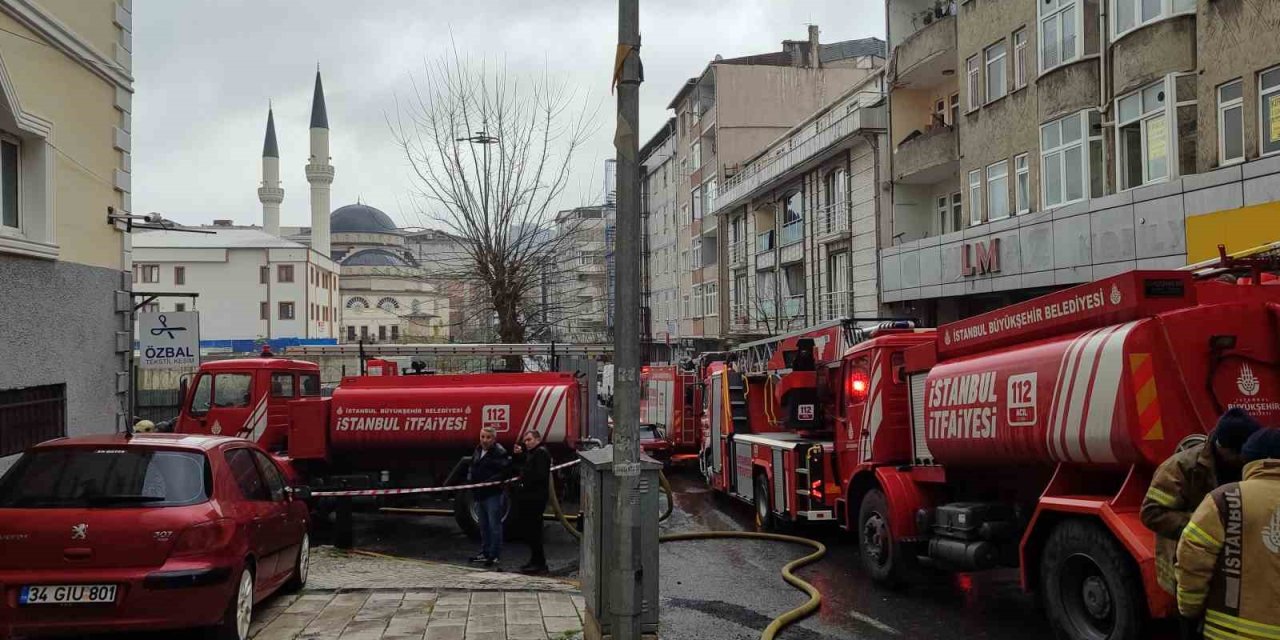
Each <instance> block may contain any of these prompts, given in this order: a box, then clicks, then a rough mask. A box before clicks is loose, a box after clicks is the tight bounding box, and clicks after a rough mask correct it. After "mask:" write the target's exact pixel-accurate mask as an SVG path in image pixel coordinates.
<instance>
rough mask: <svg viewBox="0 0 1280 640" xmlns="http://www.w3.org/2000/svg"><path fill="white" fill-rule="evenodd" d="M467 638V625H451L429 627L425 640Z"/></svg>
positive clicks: (459, 639) (462, 639)
mask: <svg viewBox="0 0 1280 640" xmlns="http://www.w3.org/2000/svg"><path fill="white" fill-rule="evenodd" d="M466 637H467V627H466V626H465V625H460V624H459V625H449V626H439V627H437V626H435V625H432V626H429V627H427V635H426V637H425V638H424V640H465V638H466Z"/></svg>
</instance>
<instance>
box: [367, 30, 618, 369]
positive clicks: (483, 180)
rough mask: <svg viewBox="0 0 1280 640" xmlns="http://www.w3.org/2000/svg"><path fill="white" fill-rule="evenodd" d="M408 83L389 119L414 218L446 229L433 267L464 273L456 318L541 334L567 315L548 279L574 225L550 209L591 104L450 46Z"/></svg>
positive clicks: (563, 185) (446, 275)
mask: <svg viewBox="0 0 1280 640" xmlns="http://www.w3.org/2000/svg"><path fill="white" fill-rule="evenodd" d="M412 88H413V90H412V95H411V96H410V97H408V98H406V99H405V100H404V101H403V102H401V103H400V104H399V105H398V109H397V115H396V118H395V120H394V121H393V122H391V123H390V125H391V128H392V130H393V133H394V134H395V136H396V140H397V142H398V143H399V145H400V146H401V148H402V150H403V152H404V154H405V157H406V159H407V160H408V161H409V164H410V166H411V167H412V172H413V176H414V177H415V188H414V193H415V195H416V197H417V200H418V213H419V216H420V217H422V218H423V221H424V222H423V226H432V227H436V228H443V230H444V231H446V232H447V233H448V234H450V235H451V236H452V237H453V238H454V239H455V240H456V242H455V246H456V247H457V250H456V255H453V256H438V257H437V258H439V259H438V261H437V264H436V265H435V266H436V267H437V268H436V269H434V270H433V272H432V275H431V277H432V278H433V279H436V280H439V281H453V282H456V283H460V284H461V285H464V286H462V287H461V290H462V291H463V294H462V295H463V298H464V302H463V304H462V305H461V306H462V307H463V308H462V309H459V310H457V311H456V312H455V313H456V315H457V316H458V318H457V319H456V323H457V324H459V325H460V326H469V327H481V328H482V330H488V331H491V332H492V335H495V337H496V338H497V339H498V340H499V341H501V342H506V343H520V342H526V341H530V340H536V339H539V338H542V337H544V336H546V335H548V334H549V330H550V327H551V326H553V324H554V323H556V322H563V321H564V318H566V317H570V316H572V310H571V309H565V308H558V307H562V306H563V305H564V303H562V302H558V301H557V300H555V299H553V297H552V296H549V295H548V294H547V288H548V286H549V285H551V284H552V282H549V280H555V279H556V278H559V277H561V269H558V268H557V267H559V266H562V265H563V264H564V263H565V261H567V260H569V259H570V258H573V257H575V256H572V255H569V254H570V253H571V252H572V250H573V245H574V243H575V241H576V237H577V232H578V228H577V227H578V225H577V220H574V219H571V220H560V221H557V220H556V216H555V215H554V212H555V209H556V208H557V206H558V205H559V204H560V203H561V201H562V200H564V199H565V198H566V189H567V188H568V187H569V186H570V174H571V168H572V161H573V158H574V155H575V153H577V152H578V151H579V150H580V149H581V147H582V145H583V144H584V143H585V142H586V140H587V138H588V137H589V135H590V134H591V133H592V132H593V121H594V115H595V113H594V110H593V109H590V108H588V105H587V102H586V101H585V100H583V99H581V98H579V97H578V96H576V95H575V94H574V92H573V91H571V90H569V89H568V88H567V87H566V85H565V84H563V83H561V82H558V81H556V80H554V79H552V78H550V77H549V76H546V75H545V74H544V75H542V76H540V77H536V78H522V77H516V76H515V75H513V74H511V73H509V72H508V70H507V69H506V67H505V66H497V67H492V66H488V65H486V64H484V63H483V62H481V63H475V62H471V61H468V60H466V59H464V58H462V57H460V56H459V54H458V53H457V51H456V50H455V51H452V52H451V53H449V54H446V55H445V56H442V57H441V58H439V59H437V60H435V61H431V62H428V63H427V64H426V65H425V67H424V70H423V73H422V74H421V75H420V76H419V77H415V78H414V79H413V84H412ZM575 304H577V303H575ZM511 364H513V365H514V364H515V363H514V362H512V363H511Z"/></svg>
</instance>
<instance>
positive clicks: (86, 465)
mask: <svg viewBox="0 0 1280 640" xmlns="http://www.w3.org/2000/svg"><path fill="white" fill-rule="evenodd" d="M210 477H211V475H210V474H209V468H208V462H207V459H206V458H205V455H204V454H203V453H200V452H198V451H165V450H157V449H150V448H132V449H120V448H101V449H98V448H93V447H59V448H51V449H43V450H37V451H32V452H30V453H28V454H27V455H25V456H23V457H22V459H21V460H20V461H19V462H18V464H17V465H16V466H15V467H14V469H13V471H12V472H11V473H9V474H8V475H6V476H5V478H4V483H3V485H0V508H4V507H8V508H13V507H21V508H26V509H30V508H36V509H39V508H45V509H73V508H84V507H96V508H112V507H115V508H128V507H137V506H139V501H138V500H137V499H136V498H135V496H142V497H143V498H144V499H145V504H146V508H148V509H151V508H154V507H180V506H189V505H194V504H199V503H201V502H204V501H206V500H208V499H209V494H210V489H211V487H210V486H209V484H208V482H209V481H208V479H209V478H210ZM113 496H120V497H119V498H118V499H114V500H113V499H112V497H113ZM89 531H90V535H92V532H93V529H92V528H90V529H89Z"/></svg>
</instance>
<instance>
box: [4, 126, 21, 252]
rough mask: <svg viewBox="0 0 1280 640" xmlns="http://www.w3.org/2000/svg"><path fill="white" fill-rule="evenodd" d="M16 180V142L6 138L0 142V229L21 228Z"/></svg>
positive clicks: (17, 178)
mask: <svg viewBox="0 0 1280 640" xmlns="http://www.w3.org/2000/svg"><path fill="white" fill-rule="evenodd" d="M18 180H19V177H18V142H17V140H14V139H13V138H7V137H6V138H4V139H3V140H0V227H11V228H13V229H20V228H21V227H22V220H21V219H20V218H19V216H18V211H19V207H18V198H19V195H18V193H19V190H18Z"/></svg>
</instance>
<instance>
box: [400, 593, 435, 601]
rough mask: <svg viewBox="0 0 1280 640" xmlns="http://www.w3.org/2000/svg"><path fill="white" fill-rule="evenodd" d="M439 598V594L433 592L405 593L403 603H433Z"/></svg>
mask: <svg viewBox="0 0 1280 640" xmlns="http://www.w3.org/2000/svg"><path fill="white" fill-rule="evenodd" d="M437 598H439V594H438V593H436V592H435V591H406V592H404V601H405V602H426V601H430V602H435V601H436V599H437Z"/></svg>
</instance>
